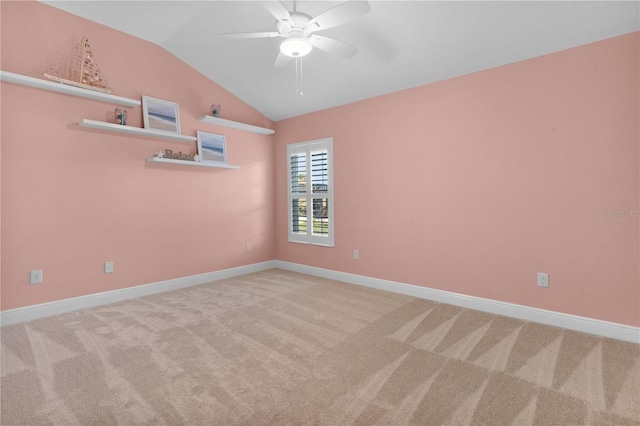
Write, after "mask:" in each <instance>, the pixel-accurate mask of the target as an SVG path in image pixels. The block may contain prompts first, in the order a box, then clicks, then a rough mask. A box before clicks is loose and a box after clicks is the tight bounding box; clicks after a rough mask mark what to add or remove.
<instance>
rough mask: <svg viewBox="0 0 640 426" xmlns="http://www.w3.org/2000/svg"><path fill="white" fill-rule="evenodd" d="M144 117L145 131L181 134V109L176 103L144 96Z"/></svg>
mask: <svg viewBox="0 0 640 426" xmlns="http://www.w3.org/2000/svg"><path fill="white" fill-rule="evenodd" d="M142 117H143V119H144V128H145V129H155V130H163V131H165V132H171V133H178V134H180V109H179V107H178V104H177V103H175V102H169V101H163V100H162V99H156V98H152V97H151V96H145V95H142Z"/></svg>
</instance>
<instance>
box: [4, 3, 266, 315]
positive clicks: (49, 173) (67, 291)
mask: <svg viewBox="0 0 640 426" xmlns="http://www.w3.org/2000/svg"><path fill="white" fill-rule="evenodd" d="M1 7H2V16H1V19H2V21H1V24H2V25H1V31H2V34H1V36H2V50H1V55H2V69H3V70H4V71H10V72H14V73H19V74H25V75H30V76H38V75H39V74H38V71H39V70H40V69H41V68H42V67H43V66H44V65H46V64H47V61H49V60H51V59H52V58H55V56H56V55H57V54H58V53H59V52H60V50H61V48H63V47H64V46H65V45H67V43H68V42H69V41H70V40H75V41H78V40H80V39H81V37H82V36H83V35H87V37H88V38H89V41H90V43H91V47H92V50H93V52H94V54H95V56H96V59H97V61H98V64H99V65H100V69H101V70H102V72H103V73H104V75H105V76H106V78H107V81H108V82H109V84H110V85H111V87H112V88H113V90H114V94H116V95H120V96H124V97H129V98H134V99H140V96H141V95H143V94H144V95H149V96H153V97H156V98H161V99H166V100H170V101H174V102H177V103H179V105H180V118H181V124H182V133H183V134H187V135H193V136H195V134H196V131H197V130H203V131H209V132H212V133H224V134H225V135H226V136H227V150H228V160H229V163H231V164H237V165H239V166H240V167H241V169H240V170H224V169H207V168H195V167H187V166H170V165H158V164H148V163H145V158H147V157H150V156H152V155H153V153H155V152H157V151H160V150H163V149H166V148H169V149H174V150H182V151H189V152H195V151H196V144H195V143H179V142H177V143H176V142H166V141H161V140H153V139H147V138H138V137H130V136H123V135H118V134H113V133H105V132H96V131H88V130H86V129H83V128H80V127H78V126H77V123H78V122H79V121H80V120H81V119H83V118H88V119H94V120H103V121H105V120H106V117H107V115H108V113H109V112H112V111H113V108H114V106H112V105H109V104H105V103H101V102H96V101H91V100H86V99H82V98H77V97H72V96H67V95H61V94H57V93H52V92H47V91H43V90H38V89H33V88H29V87H25V86H19V85H14V84H9V83H5V82H3V83H2V86H1V87H2V128H1V135H0V136H1V143H2V165H1V174H2V176H1V179H2V180H1V181H2V200H1V203H2V217H1V220H2V226H1V229H2V235H1V238H2V241H1V243H2V255H3V256H2V309H3V310H5V309H11V308H16V307H21V306H27V305H32V304H36V303H42V302H47V301H52V300H58V299H64V298H69V297H74V296H81V295H85V294H90V293H96V292H102V291H107V290H113V289H118V288H123V287H129V286H134V285H140V284H145V283H151V282H157V281H162V280H167V279H172V278H178V277H185V276H189V275H194V274H200V273H206V272H212V271H216V270H221V269H225V268H230V267H236V266H241V265H246V264H252V263H257V262H261V261H265V260H270V259H273V258H274V253H275V250H274V238H275V236H274V232H273V224H274V203H273V197H274V186H273V179H274V169H273V167H274V159H273V153H274V145H273V137H272V136H262V135H256V134H253V133H247V132H242V131H236V130H232V129H226V128H219V127H216V126H212V125H209V124H203V123H200V122H198V120H197V119H198V118H199V117H200V116H202V115H204V114H206V113H207V112H208V111H209V107H210V105H211V104H212V103H219V104H221V105H223V106H224V109H223V111H224V112H225V115H226V117H227V118H230V119H234V120H237V121H243V122H246V123H249V124H254V125H259V126H267V127H270V126H273V123H271V122H270V121H269V120H267V119H265V117H263V116H262V115H261V114H259V113H258V112H256V111H255V110H253V109H252V108H250V107H249V106H247V105H246V104H244V103H242V102H241V101H240V100H238V99H237V98H235V97H233V96H232V95H231V94H229V93H228V92H226V91H225V90H224V89H222V88H221V87H220V86H218V85H216V84H214V83H212V82H211V81H210V80H208V79H207V78H205V77H204V76H203V75H201V74H200V73H198V72H196V71H195V70H193V69H192V68H190V67H189V66H187V65H186V64H184V63H183V62H181V61H180V60H178V59H177V58H175V57H174V56H172V55H170V54H169V53H168V52H166V51H165V50H163V49H162V48H160V47H158V46H155V45H153V44H150V43H148V42H145V41H143V40H140V39H137V38H134V37H131V36H128V35H126V34H124V33H121V32H117V31H114V30H112V29H109V28H106V27H104V26H101V25H98V24H96V23H92V22H90V21H87V20H84V19H81V18H78V17H76V16H73V15H70V14H67V13H64V12H61V11H59V10H57V9H55V8H52V7H50V6H47V5H44V4H42V3H37V2H2V3H1ZM141 123H142V110H141V107H137V108H130V109H129V124H130V125H133V126H139V127H142V124H141ZM247 242H249V243H251V244H252V251H251V253H246V251H245V244H246V243H247ZM105 261H114V262H115V272H114V273H113V274H109V275H106V274H104V273H103V263H104V262H105ZM32 269H43V270H44V274H43V275H44V283H43V284H42V285H37V286H30V285H28V274H29V271H30V270H32Z"/></svg>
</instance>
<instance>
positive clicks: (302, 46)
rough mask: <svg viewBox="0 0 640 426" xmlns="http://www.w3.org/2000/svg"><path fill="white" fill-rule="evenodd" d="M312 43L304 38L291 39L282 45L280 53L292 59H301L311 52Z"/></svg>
mask: <svg viewBox="0 0 640 426" xmlns="http://www.w3.org/2000/svg"><path fill="white" fill-rule="evenodd" d="M312 48H313V46H311V43H309V41H308V40H306V39H304V38H299V37H290V38H288V39H286V40H285V41H283V42H282V44H280V51H281V52H282V53H283V54H285V55H287V56H290V57H292V58H300V57H302V56H305V55H307V54H309V52H311V49H312Z"/></svg>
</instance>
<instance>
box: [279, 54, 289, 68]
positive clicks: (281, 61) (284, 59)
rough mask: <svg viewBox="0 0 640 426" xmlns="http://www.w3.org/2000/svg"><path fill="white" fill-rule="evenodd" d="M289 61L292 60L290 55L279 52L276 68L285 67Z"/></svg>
mask: <svg viewBox="0 0 640 426" xmlns="http://www.w3.org/2000/svg"><path fill="white" fill-rule="evenodd" d="M289 61H291V57H290V56H287V55H285V54H284V53H282V52H278V57H277V58H276V64H275V67H276V68H280V67H284V66H285V65H287V64H288V63H289Z"/></svg>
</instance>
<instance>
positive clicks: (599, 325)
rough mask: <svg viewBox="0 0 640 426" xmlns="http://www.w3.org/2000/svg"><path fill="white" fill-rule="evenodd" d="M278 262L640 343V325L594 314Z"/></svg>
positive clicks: (367, 284)
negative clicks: (610, 320)
mask: <svg viewBox="0 0 640 426" xmlns="http://www.w3.org/2000/svg"><path fill="white" fill-rule="evenodd" d="M274 266H275V267H277V268H281V269H285V270H289V271H294V272H300V273H303V274H307V275H313V276H317V277H323V278H328V279H332V280H336V281H342V282H346V283H350V284H357V285H361V286H365V287H371V288H375V289H378V290H385V291H389V292H392V293H399V294H404V295H407V296H413V297H418V298H420V299H427V300H433V301H435V302H441V303H446V304H449V305H455V306H460V307H463V308H469V309H474V310H477V311H482V312H489V313H492V314H497V315H503V316H507V317H511V318H517V319H521V320H525V321H531V322H536V323H540V324H546V325H551V326H555V327H562V328H565V329H569V330H574V331H581V332H584V333H590V334H595V335H598V336H603V337H609V338H612V339H617V340H624V341H627V342H633V343H638V344H640V327H633V326H629V325H625V324H618V323H613V322H608V321H602V320H597V319H593V318H587V317H580V316H576V315H569V314H563V313H560V312H553V311H547V310H544V309H538V308H532V307H529V306H523V305H516V304H513V303H506V302H500V301H497V300H491V299H483V298H481V297H474V296H466V295H464V294H459V293H452V292H449V291H444V290H435V289H431V288H427V287H420V286H416V285H412V284H404V283H399V282H394V281H387V280H382V279H378V278H370V277H365V276H362V275H355V274H349V273H345V272H338V271H332V270H330V269H322V268H316V267H313V266H305V265H300V264H297V263H289V262H283V261H279V260H278V261H275V265H274Z"/></svg>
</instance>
